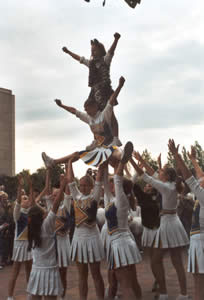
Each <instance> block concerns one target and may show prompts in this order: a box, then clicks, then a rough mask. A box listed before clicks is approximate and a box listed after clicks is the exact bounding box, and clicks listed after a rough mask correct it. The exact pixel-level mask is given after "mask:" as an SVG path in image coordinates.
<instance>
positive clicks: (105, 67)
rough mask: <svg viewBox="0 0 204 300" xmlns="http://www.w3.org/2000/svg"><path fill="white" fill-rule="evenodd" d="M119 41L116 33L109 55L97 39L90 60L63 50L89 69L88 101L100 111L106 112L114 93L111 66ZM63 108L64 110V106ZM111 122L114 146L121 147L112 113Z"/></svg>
mask: <svg viewBox="0 0 204 300" xmlns="http://www.w3.org/2000/svg"><path fill="white" fill-rule="evenodd" d="M119 39H120V34H119V33H117V32H116V33H115V34H114V41H113V44H112V45H111V47H110V49H109V50H108V52H107V53H106V50H105V48H104V45H103V44H101V43H100V42H99V41H98V40H97V39H94V40H91V58H90V59H86V58H85V57H83V56H81V57H80V56H79V55H77V54H75V53H73V52H71V51H70V50H68V49H67V47H63V48H62V50H63V51H64V52H65V53H66V54H68V55H70V56H71V57H72V58H74V59H75V60H77V61H79V62H80V63H81V64H83V65H85V66H86V67H88V68H89V82H88V85H89V87H91V91H90V94H89V96H88V100H87V101H90V103H92V101H93V102H97V106H98V109H99V110H100V111H103V110H104V108H105V106H106V104H107V102H108V100H109V98H110V96H111V95H112V94H113V92H114V91H113V89H112V86H111V80H110V65H111V62H112V58H113V56H114V52H115V49H116V47H117V44H118V41H119ZM116 104H117V100H116V99H115V102H114V105H116ZM61 107H62V108H64V107H63V106H61ZM110 120H111V122H110V123H111V129H112V132H113V137H114V144H115V145H116V146H121V142H120V140H119V139H118V122H117V119H116V117H115V115H114V112H113V113H112V116H111V119H110Z"/></svg>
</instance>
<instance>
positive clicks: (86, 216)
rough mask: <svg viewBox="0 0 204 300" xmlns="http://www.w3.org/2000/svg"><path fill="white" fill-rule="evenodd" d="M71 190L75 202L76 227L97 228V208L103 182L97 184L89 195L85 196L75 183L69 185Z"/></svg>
mask: <svg viewBox="0 0 204 300" xmlns="http://www.w3.org/2000/svg"><path fill="white" fill-rule="evenodd" d="M69 189H70V193H71V195H72V197H73V200H74V211H75V223H76V226H77V227H80V228H82V227H87V226H90V227H92V226H95V224H96V214H97V206H98V203H99V201H100V194H101V182H98V181H96V182H95V186H94V189H93V192H92V193H91V194H89V195H83V194H82V193H81V192H80V191H79V189H78V187H77V184H76V182H75V181H74V182H71V183H69Z"/></svg>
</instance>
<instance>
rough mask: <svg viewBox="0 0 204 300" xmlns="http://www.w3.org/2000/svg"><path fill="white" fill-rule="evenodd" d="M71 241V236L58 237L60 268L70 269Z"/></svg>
mask: <svg viewBox="0 0 204 300" xmlns="http://www.w3.org/2000/svg"><path fill="white" fill-rule="evenodd" d="M70 249H71V245H70V239H69V235H65V236H60V235H57V260H58V265H59V267H60V268H61V267H68V265H69V263H70Z"/></svg>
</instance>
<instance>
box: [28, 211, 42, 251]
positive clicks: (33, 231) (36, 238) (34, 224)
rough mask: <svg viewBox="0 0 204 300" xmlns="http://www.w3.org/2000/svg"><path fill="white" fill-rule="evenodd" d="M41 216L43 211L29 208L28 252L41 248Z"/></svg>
mask: <svg viewBox="0 0 204 300" xmlns="http://www.w3.org/2000/svg"><path fill="white" fill-rule="evenodd" d="M43 215H44V211H43V210H42V209H41V208H40V207H39V206H33V207H31V208H30V210H29V212H28V251H30V250H31V249H32V248H35V247H40V246H41V243H42V238H41V227H42V223H43Z"/></svg>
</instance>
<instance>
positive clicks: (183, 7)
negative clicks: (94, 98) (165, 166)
mask: <svg viewBox="0 0 204 300" xmlns="http://www.w3.org/2000/svg"><path fill="white" fill-rule="evenodd" d="M0 11H1V18H0V38H1V45H0V87H2V88H7V89H11V90H12V92H13V94H15V96H16V172H19V171H21V170H22V169H30V170H31V171H32V172H33V171H35V170H36V169H37V168H40V167H41V166H43V163H42V159H41V152H42V151H45V152H47V153H48V154H49V155H51V156H53V157H61V156H64V155H66V154H69V153H72V152H73V151H78V150H83V149H84V147H85V146H86V145H87V144H89V143H90V142H91V140H92V134H91V132H90V130H89V127H88V126H87V125H86V124H85V123H82V122H81V121H80V120H79V119H76V117H75V116H73V115H71V114H69V113H67V112H65V111H64V110H62V109H60V108H59V107H57V106H56V104H55V103H54V99H55V98H60V99H62V101H63V102H64V103H65V104H67V105H70V106H74V107H76V108H77V109H79V110H83V103H84V100H86V98H87V96H88V94H89V88H88V83H87V82H88V69H87V68H86V67H85V66H83V65H80V64H79V63H78V62H76V61H75V60H73V59H72V58H71V57H69V56H68V55H66V54H65V53H63V52H62V51H61V48H62V47H63V46H67V47H68V48H69V49H70V50H71V51H73V52H75V53H77V54H79V55H84V56H86V57H89V56H90V40H91V39H93V38H97V39H99V41H101V42H103V43H104V45H105V47H106V49H108V48H109V47H110V45H111V43H112V41H113V34H114V33H115V32H119V33H120V34H121V39H120V40H119V43H118V47H117V49H116V52H115V56H114V58H113V62H112V65H111V78H112V85H113V88H115V87H116V86H117V83H118V79H119V77H120V76H121V75H123V76H124V77H125V78H126V83H125V85H124V88H123V90H122V91H121V94H120V96H119V98H118V101H119V105H118V106H117V107H115V114H116V116H117V118H118V121H119V127H120V138H121V140H122V142H123V143H125V142H126V141H127V140H132V141H133V143H134V145H135V148H136V149H137V150H139V151H142V150H144V149H145V148H147V149H148V150H149V151H150V152H151V153H152V156H153V157H157V156H158V154H159V153H160V152H162V153H163V156H162V159H163V162H165V159H166V152H167V141H168V138H175V140H176V142H178V143H180V144H182V145H185V146H186V147H187V148H188V147H189V146H190V145H191V144H192V143H194V141H195V140H198V141H199V143H200V144H201V145H202V146H204V138H203V128H204V127H203V126H204V121H203V119H204V105H203V95H204V84H203V78H204V76H203V75H204V59H203V57H204V55H203V54H204V35H203V32H204V3H203V1H201V0H197V1H192V0H179V1H178V0H173V1H172V0H142V1H141V4H140V5H138V6H137V7H136V8H135V9H131V8H130V7H129V6H128V5H127V4H126V3H125V2H124V0H107V1H106V6H105V7H102V0H91V2H90V3H87V2H85V1H84V0H60V1H58V0H43V1H42V0H29V1H27V0H6V1H0ZM76 168H77V170H76V172H78V174H77V175H81V174H83V173H84V172H85V170H86V168H87V167H86V165H84V164H83V163H82V162H77V164H76Z"/></svg>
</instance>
